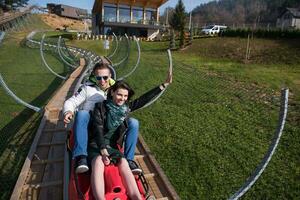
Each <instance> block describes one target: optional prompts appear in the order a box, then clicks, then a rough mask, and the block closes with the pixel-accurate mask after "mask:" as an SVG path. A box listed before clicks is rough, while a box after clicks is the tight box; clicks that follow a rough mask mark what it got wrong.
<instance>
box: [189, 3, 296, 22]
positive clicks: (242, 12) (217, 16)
mask: <svg viewBox="0 0 300 200" xmlns="http://www.w3.org/2000/svg"><path fill="white" fill-rule="evenodd" d="M286 7H294V8H299V7H300V0H219V1H212V2H209V3H206V4H202V5H199V6H197V7H196V8H195V9H194V10H193V16H194V17H193V19H194V20H195V22H196V23H198V24H204V23H205V24H207V23H219V24H251V23H276V19H277V17H278V15H279V14H280V13H281V12H282V11H283V10H284V8H286Z"/></svg>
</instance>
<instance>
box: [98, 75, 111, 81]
mask: <svg viewBox="0 0 300 200" xmlns="http://www.w3.org/2000/svg"><path fill="white" fill-rule="evenodd" d="M96 79H97V80H98V81H101V80H104V81H107V79H108V76H96Z"/></svg>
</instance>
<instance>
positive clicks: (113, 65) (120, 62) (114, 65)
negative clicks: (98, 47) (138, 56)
mask: <svg viewBox="0 0 300 200" xmlns="http://www.w3.org/2000/svg"><path fill="white" fill-rule="evenodd" d="M125 37H126V40H127V46H128V51H127V54H126V56H125V57H124V58H123V59H122V60H121V61H119V62H118V63H117V64H112V67H117V66H119V65H120V64H122V63H123V62H124V61H125V60H127V59H128V57H129V52H130V42H129V38H128V36H127V34H125Z"/></svg>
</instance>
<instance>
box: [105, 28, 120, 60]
mask: <svg viewBox="0 0 300 200" xmlns="http://www.w3.org/2000/svg"><path fill="white" fill-rule="evenodd" d="M113 35H114V37H115V41H116V47H115V50H114V51H113V53H112V54H111V55H109V56H107V57H108V58H112V57H113V56H114V55H115V53H116V52H117V50H118V47H119V41H118V37H117V36H116V34H115V33H113Z"/></svg>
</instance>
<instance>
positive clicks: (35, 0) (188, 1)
mask: <svg viewBox="0 0 300 200" xmlns="http://www.w3.org/2000/svg"><path fill="white" fill-rule="evenodd" d="M209 1H212V0H183V3H184V5H185V10H186V11H187V12H190V11H191V10H192V9H193V8H195V7H196V6H198V5H200V4H203V3H207V2H209ZM177 2H178V0H169V1H167V3H165V4H164V5H162V6H161V7H160V12H161V13H163V12H164V10H165V8H166V7H175V5H176V4H177ZM29 3H30V4H38V5H39V6H43V7H46V4H47V3H55V4H65V5H70V6H74V7H79V8H84V9H87V10H89V12H91V9H92V7H93V4H94V0H29Z"/></svg>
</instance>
